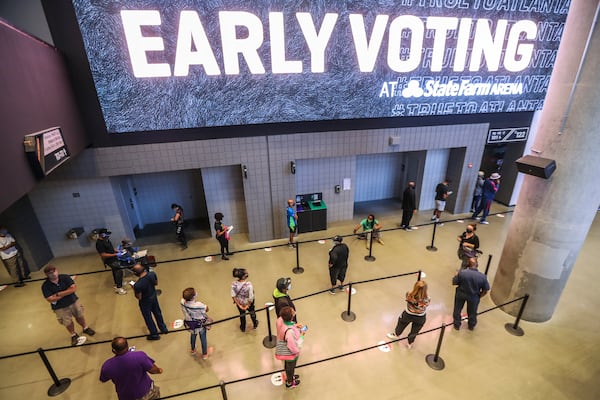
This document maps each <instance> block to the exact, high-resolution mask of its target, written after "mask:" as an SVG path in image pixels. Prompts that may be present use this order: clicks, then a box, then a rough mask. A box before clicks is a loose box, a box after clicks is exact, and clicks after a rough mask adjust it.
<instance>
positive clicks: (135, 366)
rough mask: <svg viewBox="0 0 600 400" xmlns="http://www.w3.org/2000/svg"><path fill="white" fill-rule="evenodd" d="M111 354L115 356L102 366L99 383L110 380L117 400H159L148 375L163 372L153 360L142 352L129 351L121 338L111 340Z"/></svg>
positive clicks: (125, 342)
mask: <svg viewBox="0 0 600 400" xmlns="http://www.w3.org/2000/svg"><path fill="white" fill-rule="evenodd" d="M112 352H113V353H115V356H114V357H113V358H110V359H108V360H106V361H105V362H104V364H102V369H101V370H100V381H102V382H107V381H108V380H109V379H110V380H112V382H113V383H114V384H115V389H116V391H117V396H118V397H119V400H154V399H160V388H159V387H158V386H154V382H153V381H152V379H150V376H148V373H150V374H162V372H163V370H162V368H159V367H157V366H156V364H154V360H153V359H151V358H150V357H148V356H147V355H146V353H144V352H143V351H130V349H129V344H127V339H125V338H124V337H121V336H117V337H116V338H114V339H113V340H112Z"/></svg>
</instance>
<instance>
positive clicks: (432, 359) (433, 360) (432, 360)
mask: <svg viewBox="0 0 600 400" xmlns="http://www.w3.org/2000/svg"><path fill="white" fill-rule="evenodd" d="M445 331H446V325H442V330H441V332H440V337H439V339H438V343H437V347H436V349H435V354H428V355H427V356H426V357H425V361H426V362H427V365H429V367H431V368H432V369H435V370H436V371H440V370H442V369H444V367H445V366H446V364H445V363H444V360H443V359H442V357H440V349H441V348H442V340H444V332H445Z"/></svg>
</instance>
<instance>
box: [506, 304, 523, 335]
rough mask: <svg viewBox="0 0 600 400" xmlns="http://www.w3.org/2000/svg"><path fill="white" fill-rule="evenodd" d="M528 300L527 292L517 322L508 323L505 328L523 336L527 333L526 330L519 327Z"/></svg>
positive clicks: (511, 332) (513, 333) (512, 333)
mask: <svg viewBox="0 0 600 400" xmlns="http://www.w3.org/2000/svg"><path fill="white" fill-rule="evenodd" d="M527 300H529V295H528V294H526V295H525V296H524V297H523V302H522V303H521V308H520V309H519V313H518V314H517V319H516V320H515V323H514V324H506V325H504V328H505V329H506V330H507V331H508V333H510V334H511V335H515V336H523V335H524V334H525V332H524V331H523V329H521V327H519V321H521V316H522V315H523V311H525V306H526V305H527Z"/></svg>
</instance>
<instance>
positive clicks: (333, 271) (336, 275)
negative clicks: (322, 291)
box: [329, 235, 350, 294]
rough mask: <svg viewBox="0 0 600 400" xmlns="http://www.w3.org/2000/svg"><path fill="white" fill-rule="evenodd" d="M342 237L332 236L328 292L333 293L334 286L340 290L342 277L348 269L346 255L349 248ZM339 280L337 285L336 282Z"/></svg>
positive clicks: (342, 281)
mask: <svg viewBox="0 0 600 400" xmlns="http://www.w3.org/2000/svg"><path fill="white" fill-rule="evenodd" d="M342 241H343V238H342V237H341V236H339V235H336V236H334V237H333V247H332V248H331V250H329V279H330V281H331V289H329V293H330V294H335V291H336V288H337V289H339V290H340V291H342V290H343V289H344V279H346V271H347V270H348V256H349V255H350V249H348V246H346V244H345V243H342ZM338 281H340V284H339V286H338V285H337V282H338Z"/></svg>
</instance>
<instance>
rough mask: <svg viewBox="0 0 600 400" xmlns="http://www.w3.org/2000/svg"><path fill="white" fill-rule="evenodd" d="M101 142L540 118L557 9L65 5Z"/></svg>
mask: <svg viewBox="0 0 600 400" xmlns="http://www.w3.org/2000/svg"><path fill="white" fill-rule="evenodd" d="M73 5H74V9H75V13H76V16H77V19H78V23H79V26H80V30H81V34H82V36H83V42H84V45H85V49H86V52H87V56H88V59H89V64H90V67H91V72H92V76H93V79H94V82H95V85H96V90H97V93H98V97H99V101H100V106H101V108H102V113H103V115H104V119H105V122H106V126H107V130H108V131H109V132H111V133H117V132H133V131H154V130H171V129H185V128H198V127H214V126H232V125H246V124H264V123H280V122H297V121H320V120H338V119H356V118H381V117H403V116H411V117H412V116H436V115H449V114H477V113H504V112H520V111H534V110H539V109H541V108H542V105H543V101H544V97H545V94H546V89H547V87H548V83H549V80H550V74H551V72H552V67H553V64H554V60H555V58H556V53H557V50H558V45H559V42H560V38H561V35H562V33H563V29H564V22H565V19H566V14H567V12H568V7H569V1H568V0H544V1H537V0H399V1H381V0H380V1H366V0H364V1H359V0H356V1H325V0H321V1H287V0H280V1H277V0H274V1H259V0H253V1H246V0H243V1H242V0H238V1H228V0H221V1H211V0H172V1H164V0H138V1H127V0H121V1H114V0H94V1H91V0H73Z"/></svg>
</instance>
